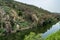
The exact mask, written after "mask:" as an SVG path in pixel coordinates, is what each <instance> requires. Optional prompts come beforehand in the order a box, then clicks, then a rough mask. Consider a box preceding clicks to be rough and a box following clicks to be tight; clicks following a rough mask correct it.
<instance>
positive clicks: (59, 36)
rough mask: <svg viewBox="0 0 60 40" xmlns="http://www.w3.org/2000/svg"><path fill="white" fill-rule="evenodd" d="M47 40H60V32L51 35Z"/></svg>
mask: <svg viewBox="0 0 60 40" xmlns="http://www.w3.org/2000/svg"><path fill="white" fill-rule="evenodd" d="M45 40H60V30H59V31H57V32H56V33H53V34H51V35H49V36H48V37H47V38H46V39H45Z"/></svg>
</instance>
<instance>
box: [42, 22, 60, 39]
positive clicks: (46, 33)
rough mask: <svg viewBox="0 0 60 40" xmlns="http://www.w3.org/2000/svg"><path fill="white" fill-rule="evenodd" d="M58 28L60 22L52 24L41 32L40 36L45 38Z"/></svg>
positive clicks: (59, 27)
mask: <svg viewBox="0 0 60 40" xmlns="http://www.w3.org/2000/svg"><path fill="white" fill-rule="evenodd" d="M59 29H60V22H58V23H56V24H55V25H53V26H52V28H50V29H48V30H47V32H45V33H43V35H42V38H46V37H47V36H48V35H50V34H51V33H54V32H56V31H58V30H59Z"/></svg>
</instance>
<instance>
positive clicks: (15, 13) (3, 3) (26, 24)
mask: <svg viewBox="0 0 60 40" xmlns="http://www.w3.org/2000/svg"><path fill="white" fill-rule="evenodd" d="M59 17H60V15H58V14H53V13H51V12H49V11H47V10H44V9H42V8H38V7H35V6H32V5H27V4H23V3H20V2H16V1H14V0H0V27H1V29H4V30H6V32H7V33H11V32H16V31H17V30H26V29H32V28H33V27H35V28H38V27H44V26H46V25H49V24H54V23H56V22H57V21H59V20H60V18H59Z"/></svg>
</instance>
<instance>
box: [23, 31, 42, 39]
mask: <svg viewBox="0 0 60 40" xmlns="http://www.w3.org/2000/svg"><path fill="white" fill-rule="evenodd" d="M24 40H42V38H41V34H37V35H36V34H35V33H34V32H31V33H30V34H29V35H28V36H27V35H26V36H25V39H24Z"/></svg>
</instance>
